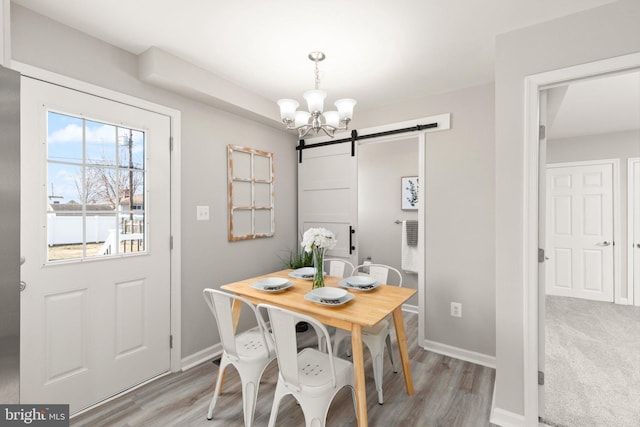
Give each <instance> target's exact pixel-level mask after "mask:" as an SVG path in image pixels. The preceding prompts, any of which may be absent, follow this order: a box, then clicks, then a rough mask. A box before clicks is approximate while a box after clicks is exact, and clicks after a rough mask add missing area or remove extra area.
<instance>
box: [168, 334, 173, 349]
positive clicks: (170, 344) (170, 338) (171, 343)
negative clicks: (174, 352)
mask: <svg viewBox="0 0 640 427" xmlns="http://www.w3.org/2000/svg"><path fill="white" fill-rule="evenodd" d="M169 348H173V335H169Z"/></svg>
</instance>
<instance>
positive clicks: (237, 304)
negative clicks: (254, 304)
mask: <svg viewBox="0 0 640 427" xmlns="http://www.w3.org/2000/svg"><path fill="white" fill-rule="evenodd" d="M241 311H242V302H241V301H238V300H237V299H234V300H233V302H232V303H231V320H233V330H234V331H235V330H236V329H237V328H238V321H239V320H240V312H241ZM226 373H227V371H226V370H225V371H224V372H223V373H222V379H221V380H220V393H219V394H218V395H221V394H222V386H223V385H224V376H225V374H226Z"/></svg>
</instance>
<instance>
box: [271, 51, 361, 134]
mask: <svg viewBox="0 0 640 427" xmlns="http://www.w3.org/2000/svg"><path fill="white" fill-rule="evenodd" d="M324 58H325V55H324V53H322V52H311V53H310V54H309V59H310V60H312V61H313V62H314V63H315V78H316V82H315V83H316V85H315V89H312V90H308V91H306V92H304V93H303V94H302V96H303V97H304V99H305V100H306V101H307V106H308V107H309V111H308V112H307V111H296V110H297V108H298V107H299V106H300V103H299V102H298V101H296V100H293V99H280V100H278V105H279V106H280V118H282V122H283V123H284V124H285V125H286V126H287V129H288V130H297V131H298V137H299V138H304V137H305V136H307V135H309V134H311V133H312V132H313V133H314V134H316V135H317V134H318V133H319V132H320V131H321V130H322V131H323V132H324V133H325V134H327V135H328V136H330V137H333V134H334V133H335V131H336V130H347V127H348V126H349V122H350V121H351V118H352V117H353V107H354V105H356V100H355V99H348V98H347V99H339V100H337V101H336V102H335V106H336V108H337V109H338V110H337V111H324V112H323V110H324V99H325V98H326V97H327V92H325V91H323V90H320V89H318V86H319V85H320V76H319V72H318V62H320V61H323V60H324Z"/></svg>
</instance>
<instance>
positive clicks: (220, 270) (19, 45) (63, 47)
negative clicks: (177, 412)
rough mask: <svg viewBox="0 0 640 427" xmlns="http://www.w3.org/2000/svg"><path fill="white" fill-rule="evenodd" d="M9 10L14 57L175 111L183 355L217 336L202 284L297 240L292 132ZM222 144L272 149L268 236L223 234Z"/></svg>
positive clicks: (271, 262)
mask: <svg viewBox="0 0 640 427" xmlns="http://www.w3.org/2000/svg"><path fill="white" fill-rule="evenodd" d="M11 12H12V13H11V23H12V29H11V30H12V56H13V59H14V60H17V61H20V62H23V63H27V64H30V65H34V66H37V67H40V68H43V69H46V70H50V71H53V72H55V73H59V74H62V75H65V76H69V77H72V78H75V79H78V80H83V81H86V82H90V83H93V84H95V85H98V86H102V87H105V88H108V89H112V90H115V91H119V92H121V93H125V94H128V95H131V96H136V97H139V98H141V99H145V100H148V101H151V102H155V103H158V104H161V105H165V106H167V107H171V108H174V109H177V110H180V111H181V114H182V134H181V135H180V144H181V147H180V148H181V155H182V164H181V168H182V172H181V177H180V178H181V180H182V183H181V185H182V186H181V196H182V206H181V215H182V224H181V228H182V236H181V244H182V277H181V287H182V355H183V357H185V356H189V355H191V354H193V353H195V352H198V351H200V350H203V349H205V348H207V347H208V346H211V345H213V344H215V343H217V342H219V339H218V337H217V333H216V332H215V331H214V329H215V328H214V327H213V325H214V323H213V318H212V316H211V314H210V312H209V311H208V308H207V307H206V305H205V303H204V300H203V299H202V289H203V288H205V287H219V286H220V285H222V284H225V283H228V282H231V281H235V280H240V279H243V278H246V277H248V276H253V275H258V274H264V273H267V272H270V271H274V270H279V269H281V268H283V262H282V259H284V258H287V254H288V251H289V250H292V249H294V248H295V247H296V245H297V232H296V210H297V196H296V191H295V186H296V181H297V177H296V176H297V175H296V173H297V172H296V170H297V159H296V151H295V149H294V147H295V138H294V137H292V136H290V135H287V134H285V133H284V132H282V131H280V130H276V129H274V128H271V127H268V126H265V125H262V124H258V123H256V122H253V121H250V120H247V119H244V118H241V117H239V116H236V115H233V114H230V113H227V112H224V111H221V110H218V109H215V108H212V107H210V106H207V105H205V104H202V103H199V102H197V101H193V100H190V99H187V98H185V97H182V96H179V95H176V94H174V93H171V92H168V91H165V90H163V89H159V88H157V87H154V86H151V85H148V84H145V83H142V82H141V81H140V80H139V79H138V77H137V76H138V69H137V57H136V56H135V55H132V54H130V53H128V52H126V51H123V50H121V49H118V48H115V47H113V46H111V45H109V44H106V43H104V42H102V41H100V40H97V39H95V38H92V37H89V36H87V35H85V34H83V33H80V32H78V31H76V30H74V29H71V28H69V27H66V26H64V25H61V24H59V23H57V22H55V21H52V20H50V19H48V18H46V17H43V16H41V15H38V14H35V13H33V12H31V11H29V10H28V9H25V8H22V7H20V6H18V5H15V4H12V7H11ZM274 108H275V107H274ZM228 144H234V145H240V146H245V147H252V148H257V149H260V150H264V151H268V152H272V153H274V155H275V157H274V159H275V160H274V162H275V212H276V226H275V236H274V237H273V238H265V239H258V240H253V241H243V242H234V243H230V242H228V241H227V204H226V203H227V202H226V201H227V187H226V185H227V151H226V147H227V145H228ZM197 205H209V206H210V208H211V212H210V217H211V220H210V221H208V222H197V221H196V206H197Z"/></svg>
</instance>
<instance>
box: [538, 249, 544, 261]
mask: <svg viewBox="0 0 640 427" xmlns="http://www.w3.org/2000/svg"><path fill="white" fill-rule="evenodd" d="M544 260H545V257H544V249H542V248H538V262H544Z"/></svg>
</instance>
